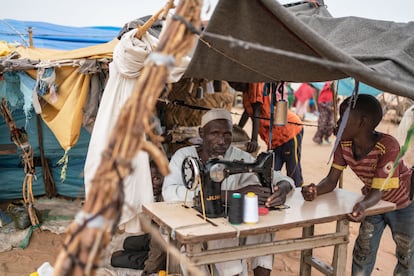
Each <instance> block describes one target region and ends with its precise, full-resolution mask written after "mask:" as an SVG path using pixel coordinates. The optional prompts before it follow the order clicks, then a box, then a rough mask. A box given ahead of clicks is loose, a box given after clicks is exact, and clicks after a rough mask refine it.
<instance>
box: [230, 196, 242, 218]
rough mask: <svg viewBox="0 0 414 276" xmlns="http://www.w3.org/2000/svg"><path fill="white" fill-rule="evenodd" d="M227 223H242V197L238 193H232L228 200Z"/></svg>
mask: <svg viewBox="0 0 414 276" xmlns="http://www.w3.org/2000/svg"><path fill="white" fill-rule="evenodd" d="M229 222H230V223H231V224H241V223H242V222H243V197H242V195H241V194H240V193H233V195H232V196H231V199H230V208H229Z"/></svg>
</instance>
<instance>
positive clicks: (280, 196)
mask: <svg viewBox="0 0 414 276" xmlns="http://www.w3.org/2000/svg"><path fill="white" fill-rule="evenodd" d="M291 190H292V186H291V185H290V183H289V182H287V181H280V182H278V183H277V185H275V186H274V187H273V194H272V195H271V196H270V197H268V198H267V200H266V203H265V206H266V207H268V208H270V207H274V206H279V205H283V204H284V203H285V201H286V196H287V195H288V194H289V192H290V191H291Z"/></svg>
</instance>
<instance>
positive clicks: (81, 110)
mask: <svg viewBox="0 0 414 276" xmlns="http://www.w3.org/2000/svg"><path fill="white" fill-rule="evenodd" d="M5 22H7V23H8V24H9V23H13V26H14V27H16V25H18V26H27V25H26V24H28V25H29V26H32V29H33V30H36V31H37V30H39V29H41V28H43V27H46V26H52V27H53V28H54V29H57V31H56V32H57V33H59V32H60V31H68V32H70V31H69V30H72V31H71V32H70V33H72V34H75V33H77V34H78V35H79V37H80V36H82V35H86V34H85V30H84V32H80V31H79V30H80V29H82V28H70V27H63V26H60V28H58V27H59V26H57V25H53V24H47V23H42V22H20V24H18V23H19V22H18V21H11V20H2V21H1V23H2V24H4V23H5ZM0 26H1V25H0ZM22 28H23V27H22ZM46 29H47V28H46ZM98 30H99V28H92V29H89V31H90V32H91V33H92V34H93V35H98V36H99V34H98ZM119 30H120V28H118V29H117V31H116V32H115V28H114V29H113V30H112V35H111V36H110V39H108V37H109V35H108V32H105V33H106V35H107V38H105V39H103V40H101V41H100V42H99V43H100V44H98V41H94V42H91V41H89V42H88V43H89V44H92V43H95V44H94V46H89V47H84V48H80V47H82V45H85V44H84V43H83V42H80V41H79V39H76V38H75V37H72V38H69V37H70V36H67V37H66V38H65V39H67V41H66V42H62V41H61V40H60V39H59V38H57V37H53V36H50V33H49V35H48V34H43V35H44V36H45V37H47V38H48V41H47V42H45V39H40V40H37V39H38V38H35V39H34V42H35V43H36V44H40V45H42V44H43V45H47V46H50V47H52V48H55V49H56V48H60V49H62V48H73V47H74V46H73V45H71V46H69V45H70V44H71V43H70V42H68V41H69V40H70V39H74V40H75V42H73V44H75V45H76V47H77V48H76V49H74V50H55V49H50V48H35V47H23V46H13V45H12V44H10V43H5V42H4V41H3V42H2V43H1V44H0V45H1V47H0V48H1V51H0V73H1V76H2V78H1V79H0V98H5V99H6V100H7V102H8V106H9V108H10V111H11V114H12V117H13V119H14V120H15V122H16V125H17V127H19V128H24V129H25V131H26V132H27V133H28V136H29V143H30V145H31V147H32V148H33V150H34V160H35V162H34V163H35V167H36V168H35V169H36V178H35V181H34V183H33V193H34V195H35V196H37V195H44V194H45V187H44V184H46V183H45V182H46V181H51V182H52V183H49V185H53V184H56V185H55V186H56V189H55V193H57V194H60V195H64V196H69V197H83V196H84V191H83V190H84V187H83V166H84V162H85V154H86V151H87V148H88V145H89V139H90V133H89V131H90V130H91V128H92V126H93V122H94V116H96V111H97V108H98V104H99V101H100V96H101V93H102V91H103V88H104V86H105V82H106V78H107V73H108V63H109V62H110V61H111V60H112V52H113V49H114V46H115V45H116V44H117V39H116V35H117V33H118V31H119ZM2 31H3V30H2V27H0V32H2ZM3 35H4V33H2V34H1V35H0V38H4V36H3ZM60 36H64V33H60ZM56 39H57V41H56ZM104 40H105V41H104ZM8 41H9V42H10V40H8ZM38 42H41V43H38ZM78 42H80V44H79V43H78ZM102 42H104V43H102ZM52 45H54V46H52ZM62 45H63V46H62ZM64 45H66V47H65V46H64ZM33 91H35V92H36V93H37V95H36V97H34V96H33V95H32V94H34V92H33ZM38 96H39V97H38ZM38 98H39V100H37V99H38ZM36 113H38V114H40V115H36ZM38 116H41V120H39V119H40V117H38ZM0 130H1V131H0V144H3V145H7V144H9V145H10V144H12V142H11V141H10V135H11V134H10V130H9V129H8V128H7V126H6V125H5V122H4V120H3V119H0ZM88 130H89V131H88ZM39 137H40V138H39ZM68 156H69V158H68ZM62 158H63V159H62ZM41 159H43V160H41ZM60 160H62V161H63V165H57V163H58V162H59V161H60ZM44 162H46V163H47V164H48V168H49V169H50V172H48V171H45V170H44V169H45V168H44ZM42 164H43V166H42ZM67 165H68V167H66V166H67ZM0 167H1V170H0V177H1V179H2V180H4V181H2V193H0V200H4V199H16V198H21V196H22V194H21V189H22V181H23V179H24V171H23V164H22V160H21V158H20V152H19V151H17V150H16V151H15V152H14V153H12V154H7V155H0ZM48 174H51V177H49V180H47V179H46V178H45V175H48ZM42 180H43V181H42ZM46 194H48V193H47V192H46Z"/></svg>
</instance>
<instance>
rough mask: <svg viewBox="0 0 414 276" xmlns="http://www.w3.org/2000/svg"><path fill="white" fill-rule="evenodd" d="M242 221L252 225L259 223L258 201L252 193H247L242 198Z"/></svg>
mask: <svg viewBox="0 0 414 276" xmlns="http://www.w3.org/2000/svg"><path fill="white" fill-rule="evenodd" d="M243 221H244V223H252V224H254V223H256V222H258V221H259V201H258V198H257V195H256V194H255V193H253V192H248V193H247V194H246V195H245V196H244V205H243Z"/></svg>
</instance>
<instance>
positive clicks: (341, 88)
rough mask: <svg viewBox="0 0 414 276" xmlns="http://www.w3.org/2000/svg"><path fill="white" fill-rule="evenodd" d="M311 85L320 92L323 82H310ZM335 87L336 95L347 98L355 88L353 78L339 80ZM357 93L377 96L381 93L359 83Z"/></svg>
mask: <svg viewBox="0 0 414 276" xmlns="http://www.w3.org/2000/svg"><path fill="white" fill-rule="evenodd" d="M311 84H312V85H313V86H314V87H316V88H317V89H318V90H321V89H322V87H323V85H324V84H325V83H324V82H312V83H311ZM337 85H338V86H337V92H338V95H341V96H345V97H347V96H351V95H352V92H353V91H354V87H355V81H354V79H353V78H346V79H341V80H339V81H338V84H337ZM358 93H361V94H370V95H373V96H378V95H379V94H381V93H382V91H381V90H378V89H376V88H374V87H372V86H369V85H367V84H365V83H362V82H360V83H359V89H358Z"/></svg>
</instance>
